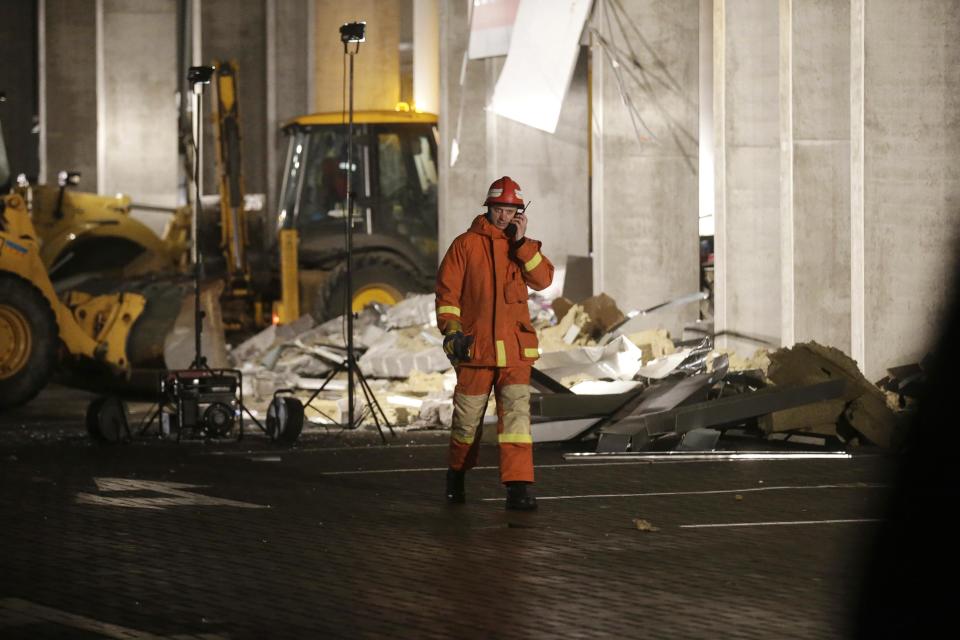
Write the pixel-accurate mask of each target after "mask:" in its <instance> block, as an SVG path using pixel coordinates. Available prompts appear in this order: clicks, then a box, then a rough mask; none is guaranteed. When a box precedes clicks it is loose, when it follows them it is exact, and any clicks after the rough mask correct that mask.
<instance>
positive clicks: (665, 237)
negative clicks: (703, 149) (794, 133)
mask: <svg viewBox="0 0 960 640" xmlns="http://www.w3.org/2000/svg"><path fill="white" fill-rule="evenodd" d="M617 4H618V5H620V6H622V7H623V9H624V10H625V14H621V15H620V16H619V19H618V18H617V16H615V15H609V13H612V11H611V6H612V5H611V3H604V4H603V5H598V8H597V9H595V11H594V18H593V20H594V22H593V24H594V26H595V27H596V28H598V29H599V30H600V31H601V33H603V35H604V38H606V39H607V40H608V42H609V43H610V44H611V45H612V46H613V47H616V48H617V49H619V50H620V51H621V52H623V54H624V55H626V54H629V55H633V56H635V57H636V58H637V62H638V63H639V64H637V63H634V64H626V65H625V64H623V63H620V68H619V70H616V69H614V68H613V67H612V66H611V61H610V57H609V51H607V50H606V47H604V54H603V56H602V57H595V58H594V66H593V69H594V72H593V78H594V86H593V91H592V94H593V100H594V105H597V101H598V100H600V101H602V105H601V106H600V108H598V109H595V110H594V118H599V119H602V123H601V124H600V125H599V128H600V129H601V131H602V140H600V141H599V143H600V144H599V145H596V144H595V146H594V152H595V153H599V154H600V157H595V160H594V161H595V163H601V164H602V166H601V167H600V171H599V172H598V173H595V174H594V180H595V181H600V184H598V185H596V189H599V190H602V195H601V197H600V198H595V199H594V208H593V216H594V220H595V227H594V228H595V236H594V238H595V247H596V249H597V255H596V260H597V261H598V262H599V263H600V264H599V269H600V273H601V277H600V278H599V280H600V281H599V283H598V284H599V289H601V290H603V291H605V292H606V293H608V294H610V295H611V296H613V297H614V298H615V299H616V300H617V302H618V303H619V304H620V306H621V307H622V308H624V309H643V308H645V307H649V306H652V305H654V304H656V303H659V302H663V301H664V300H668V299H670V298H674V297H676V296H678V295H681V294H686V293H690V292H692V291H697V290H698V288H699V276H698V271H699V267H698V263H699V247H698V208H699V207H698V190H699V186H698V178H697V157H698V142H697V141H698V122H699V108H698V91H699V73H698V66H699V56H698V53H699V48H698V47H699V37H698V31H699V19H700V18H699V16H700V3H699V1H698V0H682V1H676V2H669V3H665V2H657V1H654V0H643V1H637V2H631V3H617ZM605 12H609V13H608V14H607V15H605ZM610 24H613V25H614V27H613V29H611V28H609V27H608V25H610ZM621 25H622V28H621ZM601 65H602V67H603V68H602V70H600V69H598V67H599V66H601ZM618 71H619V74H620V75H619V77H618ZM628 72H629V73H628ZM621 87H623V89H624V90H623V91H622V90H621ZM622 93H627V94H628V95H629V96H630V97H631V99H632V102H633V104H634V105H635V106H636V108H637V109H638V111H639V114H638V117H639V120H641V121H642V123H641V125H640V127H641V128H640V133H639V137H640V139H639V140H638V132H637V127H636V125H635V121H634V120H632V119H631V116H630V113H629V111H628V109H627V107H626V106H625V104H624V99H623V96H622ZM595 166H596V164H595ZM696 318H697V308H696V305H688V306H687V307H686V308H683V309H679V310H670V311H667V312H664V313H658V314H657V316H656V317H655V318H653V317H651V318H650V322H651V323H652V324H655V325H660V326H665V327H667V328H669V329H670V330H671V331H672V333H673V334H674V335H677V336H679V334H680V332H681V329H682V325H683V324H685V323H686V322H690V321H692V320H694V319H696Z"/></svg>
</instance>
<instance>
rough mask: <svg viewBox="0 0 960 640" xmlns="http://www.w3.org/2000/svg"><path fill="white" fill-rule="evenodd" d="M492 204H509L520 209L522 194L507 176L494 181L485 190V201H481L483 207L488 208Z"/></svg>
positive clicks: (521, 206) (518, 187) (518, 186)
mask: <svg viewBox="0 0 960 640" xmlns="http://www.w3.org/2000/svg"><path fill="white" fill-rule="evenodd" d="M492 204H509V205H513V206H515V207H520V208H521V209H522V208H523V192H522V191H520V185H518V184H517V183H516V182H514V181H513V179H512V178H510V177H509V176H503V177H502V178H500V179H499V180H494V181H493V184H491V185H490V189H488V190H487V199H486V200H484V201H483V206H485V207H489V206H490V205H492Z"/></svg>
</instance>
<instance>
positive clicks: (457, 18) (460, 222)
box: [437, 2, 522, 257]
mask: <svg viewBox="0 0 960 640" xmlns="http://www.w3.org/2000/svg"><path fill="white" fill-rule="evenodd" d="M467 27H468V25H467V3H465V2H442V3H440V113H439V114H438V115H439V121H440V122H439V124H440V150H439V160H440V163H439V168H438V170H439V174H440V175H439V179H440V184H439V212H438V215H439V219H438V221H437V222H438V229H439V233H438V236H439V237H438V242H439V247H440V248H439V254H440V256H441V257H442V256H443V253H444V252H445V251H446V249H447V247H448V246H450V242H451V241H452V240H453V239H454V238H455V237H456V236H457V235H459V234H461V233H463V232H464V230H466V228H467V226H468V225H469V224H470V220H472V219H473V216H475V215H476V214H477V213H479V212H480V210H481V207H480V202H482V201H483V200H482V198H480V196H482V195H483V193H482V189H483V188H484V187H485V186H487V184H489V182H490V181H492V180H493V179H494V178H490V177H489V175H488V170H487V154H488V149H487V135H486V134H487V117H486V113H485V111H484V107H485V106H486V104H487V99H488V94H489V92H490V91H492V86H488V80H487V78H488V72H487V69H486V66H487V61H484V60H475V61H472V62H466V61H465V60H464V52H465V51H466V49H467V44H468V42H469V31H468V28H467ZM461 74H462V76H461ZM461 79H462V82H461ZM494 117H495V116H494ZM454 140H456V143H457V147H458V149H459V152H458V153H457V154H456V162H454V163H453V164H452V166H451V163H452V161H453V157H452V155H451V149H452V145H453V142H454ZM521 184H522V183H521ZM478 198H480V199H479V200H478Z"/></svg>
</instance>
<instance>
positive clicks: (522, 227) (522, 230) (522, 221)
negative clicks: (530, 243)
mask: <svg viewBox="0 0 960 640" xmlns="http://www.w3.org/2000/svg"><path fill="white" fill-rule="evenodd" d="M507 231H508V235H512V236H513V240H514V242H520V241H521V240H523V236H524V235H526V233H527V216H526V215H525V214H524V213H523V210H520V211H518V212H517V215H515V216H514V217H513V220H511V221H510V224H509V226H508V227H507Z"/></svg>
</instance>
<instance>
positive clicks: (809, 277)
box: [780, 0, 850, 353]
mask: <svg viewBox="0 0 960 640" xmlns="http://www.w3.org/2000/svg"><path fill="white" fill-rule="evenodd" d="M849 51H850V3H849V1H847V0H830V1H824V0H781V2H780V136H781V180H780V185H781V202H780V211H781V221H780V237H781V242H782V244H781V252H782V253H781V258H782V265H783V268H782V272H781V273H782V278H783V280H782V284H781V287H782V288H781V301H782V305H783V306H782V338H783V343H784V344H785V345H791V344H793V343H794V342H805V341H808V340H816V341H817V342H820V343H822V344H828V345H831V346H833V347H837V348H838V349H841V350H843V351H844V352H846V353H850V213H849V212H850V119H849V112H850V106H849V100H850V56H849Z"/></svg>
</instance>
